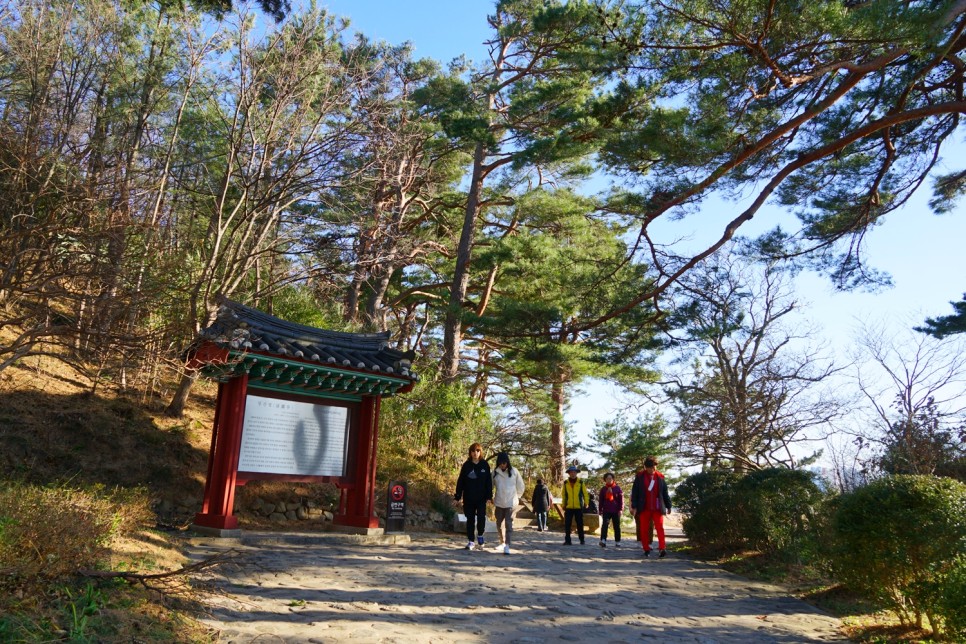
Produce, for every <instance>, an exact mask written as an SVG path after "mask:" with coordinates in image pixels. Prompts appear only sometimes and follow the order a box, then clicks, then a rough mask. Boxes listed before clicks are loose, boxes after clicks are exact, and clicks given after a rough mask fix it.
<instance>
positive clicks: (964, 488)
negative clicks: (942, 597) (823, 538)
mask: <svg viewBox="0 0 966 644" xmlns="http://www.w3.org/2000/svg"><path fill="white" fill-rule="evenodd" d="M831 527H832V538H833V548H834V557H833V561H832V565H833V568H834V570H835V572H836V574H837V575H838V577H839V578H840V579H841V580H842V581H844V582H846V583H847V584H849V585H851V586H853V587H855V588H857V589H859V590H861V591H864V592H866V593H868V594H870V595H871V596H873V597H876V598H878V599H880V600H882V601H885V602H887V603H888V604H890V605H891V606H892V607H893V608H894V609H895V610H896V612H897V613H898V615H899V618H900V619H901V620H902V621H903V622H904V623H909V622H910V621H911V618H912V617H914V618H915V623H916V625H917V626H919V627H920V628H921V627H922V626H923V619H922V618H923V616H924V615H930V617H931V619H930V621H931V622H932V627H933V629H934V630H935V631H937V634H938V632H939V631H940V630H941V629H940V625H939V624H937V620H936V619H934V618H932V615H935V613H936V612H937V611H936V609H937V607H938V606H939V604H940V602H939V601H938V600H937V590H936V589H937V588H940V587H941V586H943V583H942V582H944V581H947V579H946V578H947V577H950V575H952V577H951V578H952V579H953V581H955V580H956V579H959V577H957V576H956V575H955V574H953V573H954V572H955V570H956V569H957V567H958V566H959V565H961V564H957V556H958V555H959V554H960V553H962V552H964V551H966V485H964V484H963V483H960V482H958V481H954V480H952V479H948V478H937V477H932V476H909V475H900V476H889V477H886V478H883V479H879V480H877V481H873V482H872V483H870V484H868V485H866V486H864V487H861V488H858V489H857V490H855V491H854V492H852V493H850V494H847V495H844V496H843V497H842V498H841V499H840V500H839V502H838V504H837V508H836V510H835V514H834V515H833V517H832V522H831ZM951 592H953V594H955V592H954V591H951ZM952 601H955V597H953V598H952ZM957 611H958V612H961V611H962V604H958V606H956V607H955V610H954V612H957ZM947 614H948V611H947ZM946 619H947V621H950V620H949V617H947V618H946ZM952 622H953V623H958V621H957V617H956V616H954V617H953V619H952Z"/></svg>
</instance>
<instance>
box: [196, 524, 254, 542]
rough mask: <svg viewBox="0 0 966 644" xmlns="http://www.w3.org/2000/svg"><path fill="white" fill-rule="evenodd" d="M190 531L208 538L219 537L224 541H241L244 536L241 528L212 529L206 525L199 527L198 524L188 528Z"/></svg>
mask: <svg viewBox="0 0 966 644" xmlns="http://www.w3.org/2000/svg"><path fill="white" fill-rule="evenodd" d="M188 529H189V530H191V531H192V532H197V533H198V534H203V535H205V536H206V537H219V538H222V539H239V538H241V536H242V531H241V529H240V528H231V529H229V528H211V527H208V526H206V525H198V524H197V523H192V524H191V525H190V526H188Z"/></svg>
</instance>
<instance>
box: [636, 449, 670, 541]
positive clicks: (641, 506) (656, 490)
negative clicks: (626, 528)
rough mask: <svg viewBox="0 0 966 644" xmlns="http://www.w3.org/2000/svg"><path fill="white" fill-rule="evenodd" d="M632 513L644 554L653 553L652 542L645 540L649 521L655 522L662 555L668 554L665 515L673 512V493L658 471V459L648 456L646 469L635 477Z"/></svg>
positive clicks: (645, 463)
mask: <svg viewBox="0 0 966 644" xmlns="http://www.w3.org/2000/svg"><path fill="white" fill-rule="evenodd" d="M631 514H633V515H634V519H635V521H636V522H637V533H638V538H639V539H640V540H641V545H643V546H644V556H645V557H649V556H650V555H651V544H650V542H649V541H648V542H647V543H645V542H644V537H645V535H647V533H648V527H649V523H650V522H651V521H653V522H654V528H655V529H656V531H657V547H658V548H659V549H660V556H661V557H664V556H666V555H667V549H666V542H665V540H664V515H665V514H671V495H670V494H668V491H667V483H665V482H664V475H663V474H661V473H660V472H658V471H657V459H656V458H654V457H653V456H648V457H647V458H646V459H644V471H643V472H641V473H639V474H638V475H637V476H636V477H634V487H632V488H631Z"/></svg>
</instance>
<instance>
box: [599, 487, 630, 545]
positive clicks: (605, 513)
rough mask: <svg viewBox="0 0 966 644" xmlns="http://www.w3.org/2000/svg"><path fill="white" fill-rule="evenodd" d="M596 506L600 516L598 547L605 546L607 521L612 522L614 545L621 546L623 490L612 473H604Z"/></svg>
mask: <svg viewBox="0 0 966 644" xmlns="http://www.w3.org/2000/svg"><path fill="white" fill-rule="evenodd" d="M597 508H598V512H599V513H600V516H601V521H600V522H601V526H600V547H601V548H606V547H607V527H608V523H611V522H613V524H614V547H615V548H620V547H621V515H622V514H623V513H624V491H623V490H621V486H619V485H617V481H615V480H614V473H613V472H608V473H607V474H604V487H602V488H600V492H599V493H598V494H597Z"/></svg>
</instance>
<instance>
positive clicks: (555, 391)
mask: <svg viewBox="0 0 966 644" xmlns="http://www.w3.org/2000/svg"><path fill="white" fill-rule="evenodd" d="M550 399H551V400H552V401H553V406H554V415H553V418H551V419H550V480H552V481H553V483H554V485H556V486H560V485H563V480H564V469H565V466H566V463H567V442H566V437H565V436H564V429H565V426H564V402H565V399H566V393H565V392H564V386H563V383H562V382H560V381H559V380H558V381H556V382H554V383H553V385H551V389H550Z"/></svg>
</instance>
